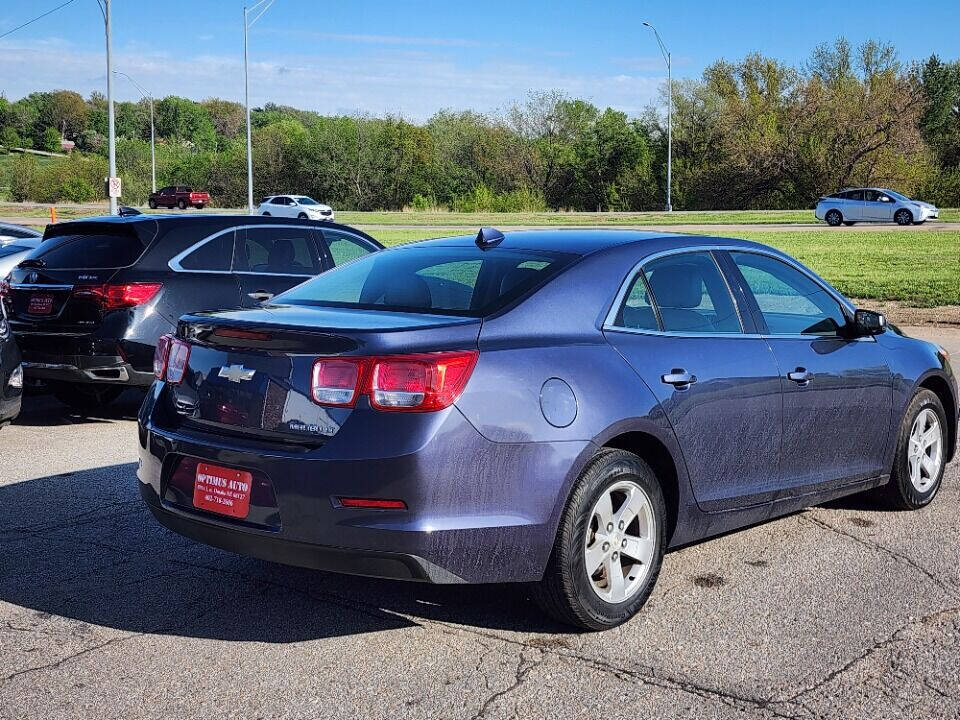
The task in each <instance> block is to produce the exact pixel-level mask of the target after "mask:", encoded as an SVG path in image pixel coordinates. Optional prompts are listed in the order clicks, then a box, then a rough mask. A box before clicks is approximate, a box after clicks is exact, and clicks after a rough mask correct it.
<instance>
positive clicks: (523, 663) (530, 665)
mask: <svg viewBox="0 0 960 720" xmlns="http://www.w3.org/2000/svg"><path fill="white" fill-rule="evenodd" d="M529 649H530V650H533V651H534V652H537V653H538V654H539V657H537V658H535V659H528V658H527V656H526V652H525V651H524V650H521V651H520V656H519V658H518V659H517V668H516V670H515V671H514V678H513V682H512V683H511V684H510V685H509V686H508V687H506V688H504V689H503V690H498V691H497V692H495V693H493V695H491V696H490V697H488V698H487V699H486V700H484V701H483V702H482V703H481V704H480V709H479V710H478V711H477V713H476V714H475V715H472V716H471V717H470V720H480V718H483V717H486V715H487V710H489V709H490V706H491V705H493V703H495V702H496V701H497V700H500V699H501V698H503V697H506V696H507V695H509V694H510V693H512V692H514V691H515V690H516V689H517V688H519V687H520V686H521V685H523V683H524V682H526V680H527V678H528V677H529V675H530V673H531V672H533V670H535V669H536V668H538V667H539V666H540V665H542V664H543V663H544V657H543V656H544V654H545V653H544V652H543V651H539V650H537V649H536V648H529ZM487 686H488V687H489V682H488V684H487Z"/></svg>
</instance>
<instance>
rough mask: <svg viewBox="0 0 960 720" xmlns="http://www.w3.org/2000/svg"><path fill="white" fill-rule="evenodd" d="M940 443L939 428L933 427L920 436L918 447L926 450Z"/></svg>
mask: <svg viewBox="0 0 960 720" xmlns="http://www.w3.org/2000/svg"><path fill="white" fill-rule="evenodd" d="M939 441H940V428H939V426H937V425H934V426H933V427H931V428H930V429H929V430H927V431H926V432H925V433H923V435H921V436H920V445H921V447H922V448H923V449H924V450H926V449H927V448H928V447H930V446H931V445H933V444H934V443H936V442H939Z"/></svg>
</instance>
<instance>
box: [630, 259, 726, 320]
mask: <svg viewBox="0 0 960 720" xmlns="http://www.w3.org/2000/svg"><path fill="white" fill-rule="evenodd" d="M643 274H644V278H645V279H646V282H647V288H648V289H649V293H650V300H652V305H653V306H654V307H655V308H656V311H657V313H659V316H660V326H661V329H662V330H664V331H665V332H676V333H689V334H703V333H707V334H710V333H724V334H725V333H740V332H743V328H742V326H741V325H740V316H739V315H737V309H736V306H735V305H734V303H733V298H732V297H731V296H730V290H729V289H728V288H727V283H726V281H724V279H723V275H722V274H721V273H720V268H718V267H717V263H716V261H715V260H714V259H713V255H711V254H710V253H709V252H691V253H681V254H678V255H668V256H667V257H663V258H660V259H659V260H654V261H653V262H650V263H648V264H647V265H645V266H644V268H643ZM631 292H632V291H631ZM644 314H645V313H644ZM639 316H640V315H639V313H638V314H637V317H639ZM625 319H626V318H625ZM647 321H648V322H649V316H647Z"/></svg>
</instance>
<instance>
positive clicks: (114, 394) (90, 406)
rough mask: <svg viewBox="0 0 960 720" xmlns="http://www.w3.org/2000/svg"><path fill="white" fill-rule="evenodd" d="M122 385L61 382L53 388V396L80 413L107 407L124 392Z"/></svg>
mask: <svg viewBox="0 0 960 720" xmlns="http://www.w3.org/2000/svg"><path fill="white" fill-rule="evenodd" d="M123 390H124V388H123V386H122V385H93V384H90V385H85V384H82V383H77V384H71V383H60V384H58V385H56V386H55V387H54V388H53V396H54V397H55V398H56V399H57V400H59V401H60V402H62V403H63V404H64V405H66V406H67V407H69V408H70V409H71V410H76V411H77V412H80V413H89V412H92V411H94V410H99V409H101V408H103V407H106V406H107V405H109V404H110V403H112V402H113V401H114V400H116V399H117V398H118V397H120V396H121V395H122V394H123Z"/></svg>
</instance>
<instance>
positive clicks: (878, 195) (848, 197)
mask: <svg viewBox="0 0 960 720" xmlns="http://www.w3.org/2000/svg"><path fill="white" fill-rule="evenodd" d="M816 216H817V219H818V220H823V221H824V222H826V223H827V225H833V226H834V227H836V226H837V225H841V224H843V225H853V224H854V223H858V222H895V223H896V224H897V225H910V224H914V225H919V224H920V223H922V222H926V221H927V220H936V219H937V218H939V217H940V211H939V210H937V208H936V207H935V206H933V205H931V204H930V203H925V202H920V201H919V200H911V199H910V198H908V197H907V196H906V195H901V194H900V193H898V192H894V191H893V190H886V189H884V188H856V189H851V190H844V191H842V192H838V193H834V194H833V195H828V196H826V197H822V198H820V200H819V202H817V209H816Z"/></svg>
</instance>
